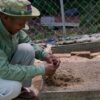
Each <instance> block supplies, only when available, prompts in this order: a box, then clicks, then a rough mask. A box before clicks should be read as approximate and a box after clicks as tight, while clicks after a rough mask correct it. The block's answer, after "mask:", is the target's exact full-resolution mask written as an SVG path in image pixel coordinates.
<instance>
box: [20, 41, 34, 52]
mask: <svg viewBox="0 0 100 100" xmlns="http://www.w3.org/2000/svg"><path fill="white" fill-rule="evenodd" d="M18 51H19V52H25V53H30V54H34V53H35V51H34V48H33V47H32V46H31V45H30V44H29V43H22V44H19V45H18Z"/></svg>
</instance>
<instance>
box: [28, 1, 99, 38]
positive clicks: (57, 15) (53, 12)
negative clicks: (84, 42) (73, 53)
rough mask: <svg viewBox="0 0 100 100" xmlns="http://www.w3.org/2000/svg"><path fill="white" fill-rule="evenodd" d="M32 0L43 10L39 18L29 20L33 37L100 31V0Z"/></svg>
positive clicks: (34, 4)
mask: <svg viewBox="0 0 100 100" xmlns="http://www.w3.org/2000/svg"><path fill="white" fill-rule="evenodd" d="M30 1H31V2H32V5H33V6H35V7H37V8H38V9H39V10H40V12H41V15H40V16H39V17H38V18H33V19H32V20H30V21H29V27H30V30H29V32H30V34H31V35H32V36H33V39H34V38H39V37H41V38H46V37H49V36H52V35H57V36H63V35H64V34H66V35H71V34H93V33H99V32H100V0H30ZM61 1H63V4H61ZM63 11H64V12H63ZM63 16H64V18H63ZM64 27H65V32H64Z"/></svg>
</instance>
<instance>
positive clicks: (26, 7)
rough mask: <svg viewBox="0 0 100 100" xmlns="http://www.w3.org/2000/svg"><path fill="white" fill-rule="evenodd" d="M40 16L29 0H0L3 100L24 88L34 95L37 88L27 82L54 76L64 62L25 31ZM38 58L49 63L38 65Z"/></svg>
mask: <svg viewBox="0 0 100 100" xmlns="http://www.w3.org/2000/svg"><path fill="white" fill-rule="evenodd" d="M39 15H40V12H39V11H38V10H37V9H36V8H35V7H33V6H32V5H31V3H30V2H29V1H27V0H0V100H12V99H14V98H16V97H17V96H18V95H20V93H21V90H22V91H23V93H28V92H29V95H28V96H33V95H34V90H31V89H30V88H22V83H23V81H24V80H27V79H32V78H33V77H35V76H37V75H46V76H51V75H53V74H54V73H55V71H56V69H57V68H58V66H59V64H60V61H59V60H58V59H57V58H56V57H55V56H53V55H52V54H47V53H46V52H45V51H44V50H43V49H42V48H41V47H39V46H38V45H36V44H34V43H32V41H31V39H30V38H29V37H28V35H27V34H26V33H25V32H24V31H22V30H21V29H22V28H24V26H25V23H26V22H27V21H28V20H29V19H30V18H33V17H36V16H39ZM35 58H37V59H40V60H44V61H46V62H47V63H46V64H41V65H34V64H33V62H34V59H35ZM33 85H34V82H33ZM25 91H26V92H25ZM30 94H31V95H30ZM21 96H22V94H21ZM28 96H27V97H28ZM22 97H23V96H22ZM27 97H26V99H27V100H28V98H27Z"/></svg>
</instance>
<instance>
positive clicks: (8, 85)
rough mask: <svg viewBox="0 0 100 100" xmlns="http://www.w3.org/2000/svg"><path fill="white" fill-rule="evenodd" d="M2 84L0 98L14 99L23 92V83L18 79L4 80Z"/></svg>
mask: <svg viewBox="0 0 100 100" xmlns="http://www.w3.org/2000/svg"><path fill="white" fill-rule="evenodd" d="M2 82H3V84H2V85H0V100H12V99H13V98H15V97H17V96H18V95H19V94H20V92H21V87H22V84H21V83H20V82H16V81H8V80H3V81H2Z"/></svg>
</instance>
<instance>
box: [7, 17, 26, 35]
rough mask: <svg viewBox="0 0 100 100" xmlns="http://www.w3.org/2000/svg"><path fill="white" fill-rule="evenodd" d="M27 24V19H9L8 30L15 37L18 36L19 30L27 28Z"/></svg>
mask: <svg viewBox="0 0 100 100" xmlns="http://www.w3.org/2000/svg"><path fill="white" fill-rule="evenodd" d="M26 22H27V19H22V18H20V19H18V18H12V17H8V19H7V21H6V23H7V24H6V28H7V30H8V31H9V32H10V33H11V34H12V35H13V34H16V33H17V32H18V31H19V30H21V29H22V28H24V27H25V23H26Z"/></svg>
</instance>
